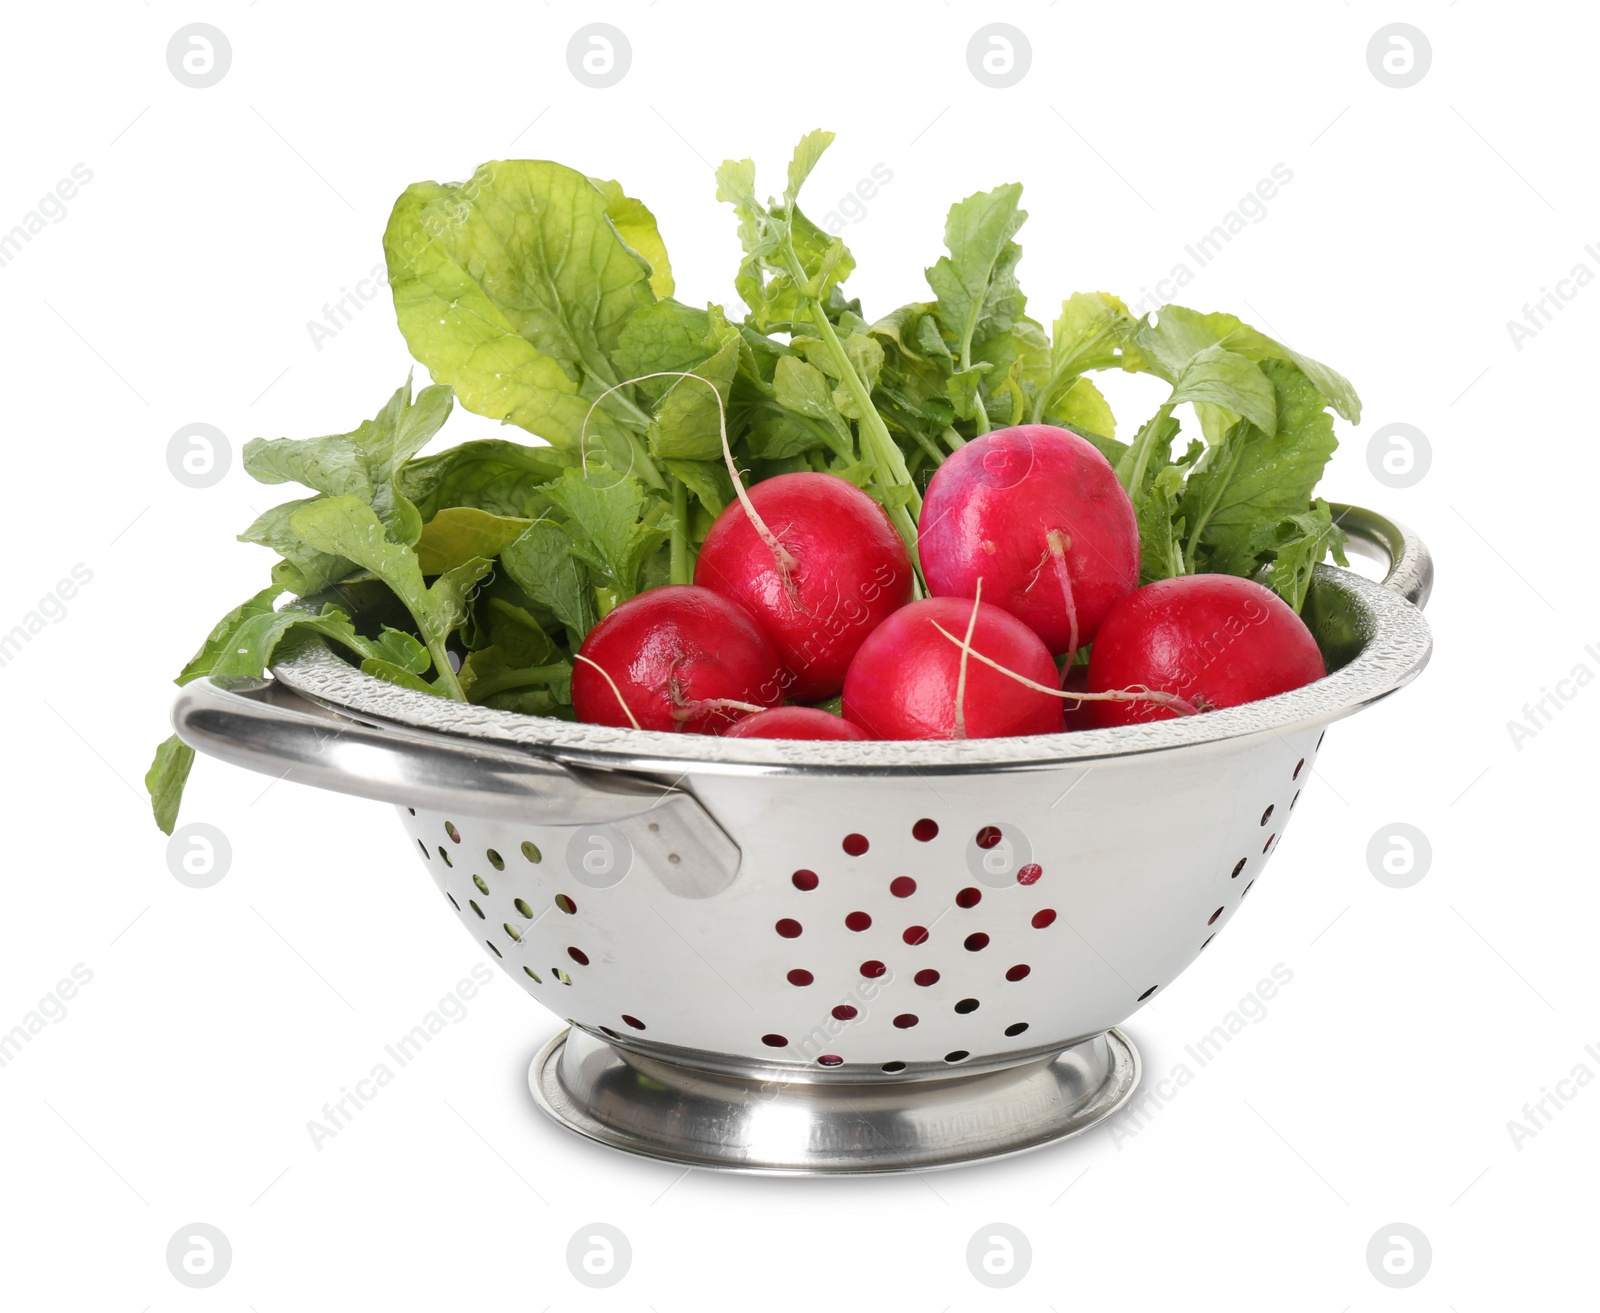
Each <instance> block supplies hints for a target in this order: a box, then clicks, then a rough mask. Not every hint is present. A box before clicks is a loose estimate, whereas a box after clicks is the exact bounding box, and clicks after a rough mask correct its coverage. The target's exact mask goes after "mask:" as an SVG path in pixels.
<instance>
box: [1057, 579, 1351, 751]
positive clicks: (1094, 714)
mask: <svg viewBox="0 0 1600 1313" xmlns="http://www.w3.org/2000/svg"><path fill="white" fill-rule="evenodd" d="M1325 674H1327V667H1326V666H1325V665H1324V664H1323V660H1322V653H1321V652H1320V651H1319V650H1318V648H1317V642H1316V639H1314V638H1312V636H1311V631H1310V630H1309V629H1307V628H1306V626H1305V622H1304V621H1302V620H1301V619H1300V617H1299V616H1297V615H1296V614H1295V613H1294V611H1293V610H1292V609H1291V608H1290V606H1289V605H1288V603H1286V602H1285V601H1284V600H1283V599H1282V598H1281V597H1279V596H1278V595H1277V594H1276V593H1274V592H1273V591H1272V590H1271V589H1270V588H1264V587H1263V586H1262V585H1260V584H1258V583H1255V582H1254V581H1252V580H1250V579H1241V578H1238V577H1237V576H1235V575H1229V574H1195V575H1186V576H1183V577H1181V578H1178V579H1163V580H1161V581H1160V582H1158V583H1153V584H1147V585H1145V587H1143V588H1141V589H1139V590H1138V591H1137V592H1134V593H1130V594H1128V596H1126V597H1124V598H1123V599H1122V600H1121V601H1120V602H1118V603H1117V604H1116V605H1115V606H1114V607H1112V609H1111V614H1110V615H1108V616H1107V617H1106V618H1105V621H1104V623H1103V624H1102V625H1101V626H1100V632H1099V635H1098V636H1097V637H1096V639H1095V643H1094V649H1093V650H1092V652H1091V653H1090V656H1089V688H1090V690H1091V691H1092V692H1095V693H1103V692H1107V691H1111V690H1127V689H1138V688H1145V689H1152V690H1158V691H1160V692H1164V693H1168V694H1173V695H1176V696H1177V697H1179V698H1183V699H1186V700H1188V701H1189V702H1191V703H1192V704H1193V705H1194V706H1195V707H1196V708H1198V709H1200V710H1215V709H1219V708H1222V707H1236V706H1239V705H1240V704H1241V703H1244V702H1254V701H1256V700H1257V699H1259V698H1269V697H1272V696H1273V695H1275V694H1278V693H1287V692H1288V691H1289V690H1290V689H1295V688H1299V687H1300V686H1301V685H1303V684H1309V683H1311V682H1312V681H1313V680H1317V679H1321V678H1322V677H1323V676H1324V675H1325ZM1085 706H1086V707H1087V709H1088V710H1089V713H1090V716H1091V718H1092V720H1093V723H1094V724H1095V725H1098V726H1101V727H1107V726H1112V725H1132V724H1137V723H1139V722H1141V721H1147V720H1165V719H1167V718H1168V717H1169V716H1171V715H1172V714H1173V712H1172V710H1171V709H1170V708H1169V707H1167V706H1164V705H1162V704H1161V703H1159V702H1157V701H1155V700H1151V699H1136V698H1135V699H1128V700H1123V701H1092V702H1087V703H1085Z"/></svg>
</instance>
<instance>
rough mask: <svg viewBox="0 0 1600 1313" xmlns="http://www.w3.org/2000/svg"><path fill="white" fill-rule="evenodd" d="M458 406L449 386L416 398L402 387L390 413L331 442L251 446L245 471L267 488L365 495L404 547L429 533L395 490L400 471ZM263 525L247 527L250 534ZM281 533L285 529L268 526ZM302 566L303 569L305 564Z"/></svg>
mask: <svg viewBox="0 0 1600 1313" xmlns="http://www.w3.org/2000/svg"><path fill="white" fill-rule="evenodd" d="M451 404H452V398H451V392H450V389H449V388H448V387H441V386H437V385H436V386H432V387H425V388H423V389H422V391H421V392H419V393H418V394H417V395H416V398H415V400H413V399H412V396H411V383H410V380H407V382H406V383H405V385H404V386H403V387H401V388H398V389H397V390H396V391H395V393H394V395H393V396H391V397H390V398H389V400H388V402H387V403H386V404H385V405H384V407H383V409H382V410H380V411H379V412H378V414H377V415H376V416H375V417H374V418H372V419H369V420H363V421H362V422H361V423H360V424H359V425H358V426H357V427H356V428H355V429H354V430H352V431H351V432H349V433H337V434H333V435H331V436H329V437H325V438H273V439H268V438H254V439H252V440H251V441H250V442H248V443H246V444H245V448H244V467H245V470H246V471H247V472H248V473H249V474H250V476H251V477H252V478H254V479H255V480H257V481H258V482H260V483H299V484H303V485H304V486H305V487H307V488H310V489H312V490H313V491H315V492H320V493H323V494H325V495H327V496H329V497H359V498H361V499H362V500H364V501H365V502H367V503H368V504H369V505H370V506H371V507H372V509H373V511H374V512H375V513H376V514H377V516H378V518H379V519H380V520H381V521H382V522H383V523H384V524H385V525H386V526H388V527H389V528H390V529H392V530H393V531H394V532H395V536H396V537H397V538H399V539H401V540H402V541H405V542H414V541H415V540H416V536H417V534H418V533H419V532H421V529H422V521H421V518H420V517H419V516H418V515H417V512H416V508H415V507H414V506H412V505H411V503H410V502H409V501H408V500H407V499H406V498H405V497H403V496H401V494H400V493H399V491H398V489H397V488H396V486H395V479H396V476H397V474H398V473H399V470H400V467H401V466H402V465H404V464H405V462H406V461H408V460H410V459H411V457H412V456H414V455H416V453H417V452H418V451H420V450H421V449H422V447H423V446H424V444H426V443H427V441H428V440H429V439H430V438H432V437H433V435H434V434H435V433H437V432H438V431H439V429H440V428H441V427H443V425H444V422H445V420H446V419H448V418H449V415H450V407H451ZM257 526H261V521H260V520H258V521H257V522H256V525H252V526H251V529H249V530H246V533H250V532H251V531H252V530H256V529H257ZM273 531H277V532H280V533H281V524H274V525H271V526H261V528H260V529H259V530H258V533H259V534H260V536H258V537H254V538H251V539H249V540H248V541H252V542H256V541H260V540H261V537H262V536H266V534H267V533H269V532H273ZM302 568H303V567H302Z"/></svg>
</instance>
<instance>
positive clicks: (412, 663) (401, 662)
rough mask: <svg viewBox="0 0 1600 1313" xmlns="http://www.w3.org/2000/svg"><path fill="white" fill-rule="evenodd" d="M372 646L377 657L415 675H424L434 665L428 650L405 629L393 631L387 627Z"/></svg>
mask: <svg viewBox="0 0 1600 1313" xmlns="http://www.w3.org/2000/svg"><path fill="white" fill-rule="evenodd" d="M371 644H372V651H373V655H374V656H375V657H377V658H379V659H380V660H384V661H387V662H389V663H390V664H391V665H396V666H399V667H400V668H401V669H402V670H407V671H410V672H411V673H412V674H413V675H421V674H424V673H425V672H426V671H427V669H428V667H429V665H431V664H432V658H431V657H429V656H428V649H427V648H425V647H424V646H423V645H422V644H421V643H419V642H418V641H417V640H416V638H415V637H414V636H413V635H411V634H408V633H406V631H405V630H403V629H391V628H390V627H389V626H388V625H385V626H384V627H383V632H382V633H381V634H379V635H378V637H377V638H375V639H372V640H371Z"/></svg>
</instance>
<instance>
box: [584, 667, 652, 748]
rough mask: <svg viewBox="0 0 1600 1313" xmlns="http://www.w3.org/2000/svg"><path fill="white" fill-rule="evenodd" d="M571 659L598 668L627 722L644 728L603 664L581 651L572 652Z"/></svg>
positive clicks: (635, 726)
mask: <svg viewBox="0 0 1600 1313" xmlns="http://www.w3.org/2000/svg"><path fill="white" fill-rule="evenodd" d="M572 659H573V660H574V661H581V662H583V664H584V665H586V666H593V667H594V668H595V669H596V670H598V671H599V672H600V677H601V678H602V679H604V680H605V681H606V683H608V684H610V685H611V691H612V692H613V693H614V694H616V698H617V705H618V706H619V707H621V708H622V714H623V715H624V716H626V717H627V718H628V724H630V725H632V726H633V727H634V729H643V728H644V726H642V725H641V724H639V721H638V719H637V718H636V717H635V716H634V714H633V710H632V708H631V707H629V706H628V704H627V702H626V701H625V700H624V699H623V696H622V690H621V689H620V688H618V687H617V681H616V680H614V679H612V678H611V675H610V673H609V672H608V671H607V670H606V668H605V667H604V666H603V665H601V664H600V663H599V662H598V661H596V660H594V659H593V658H591V657H586V656H584V655H583V653H582V652H575V653H573V657H572Z"/></svg>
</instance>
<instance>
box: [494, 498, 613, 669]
mask: <svg viewBox="0 0 1600 1313" xmlns="http://www.w3.org/2000/svg"><path fill="white" fill-rule="evenodd" d="M572 546H573V541H572V536H571V534H570V533H568V532H567V530H566V529H564V528H562V527H561V526H560V525H558V524H556V523H554V522H553V521H551V520H536V521H534V523H532V524H530V525H529V526H528V527H527V529H525V530H524V531H523V534H522V536H521V537H520V538H518V539H517V540H516V541H515V542H513V543H511V544H510V545H508V546H507V547H506V548H505V550H504V551H502V552H501V553H500V564H501V565H503V566H504V567H505V570H506V573H507V574H508V575H510V576H511V579H512V581H513V582H514V583H515V584H516V585H517V586H518V587H519V588H521V589H522V591H523V592H525V593H527V595H528V596H529V597H530V598H532V599H533V600H534V601H535V602H538V603H539V604H540V605H541V606H547V607H549V608H550V610H551V611H552V612H553V613H554V614H555V617H556V619H558V620H559V621H560V622H561V623H562V624H563V625H565V626H566V629H567V634H568V636H569V639H570V641H571V643H572V646H573V647H574V649H576V648H577V646H578V645H579V644H580V643H582V642H583V640H584V638H585V637H586V636H587V635H588V633H589V630H590V629H592V628H593V627H594V622H595V605H594V590H593V589H592V588H591V587H589V580H588V577H587V574H586V572H585V571H584V569H583V566H582V565H581V564H580V563H579V562H578V560H577V559H576V558H575V557H574V556H573V555H572Z"/></svg>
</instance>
